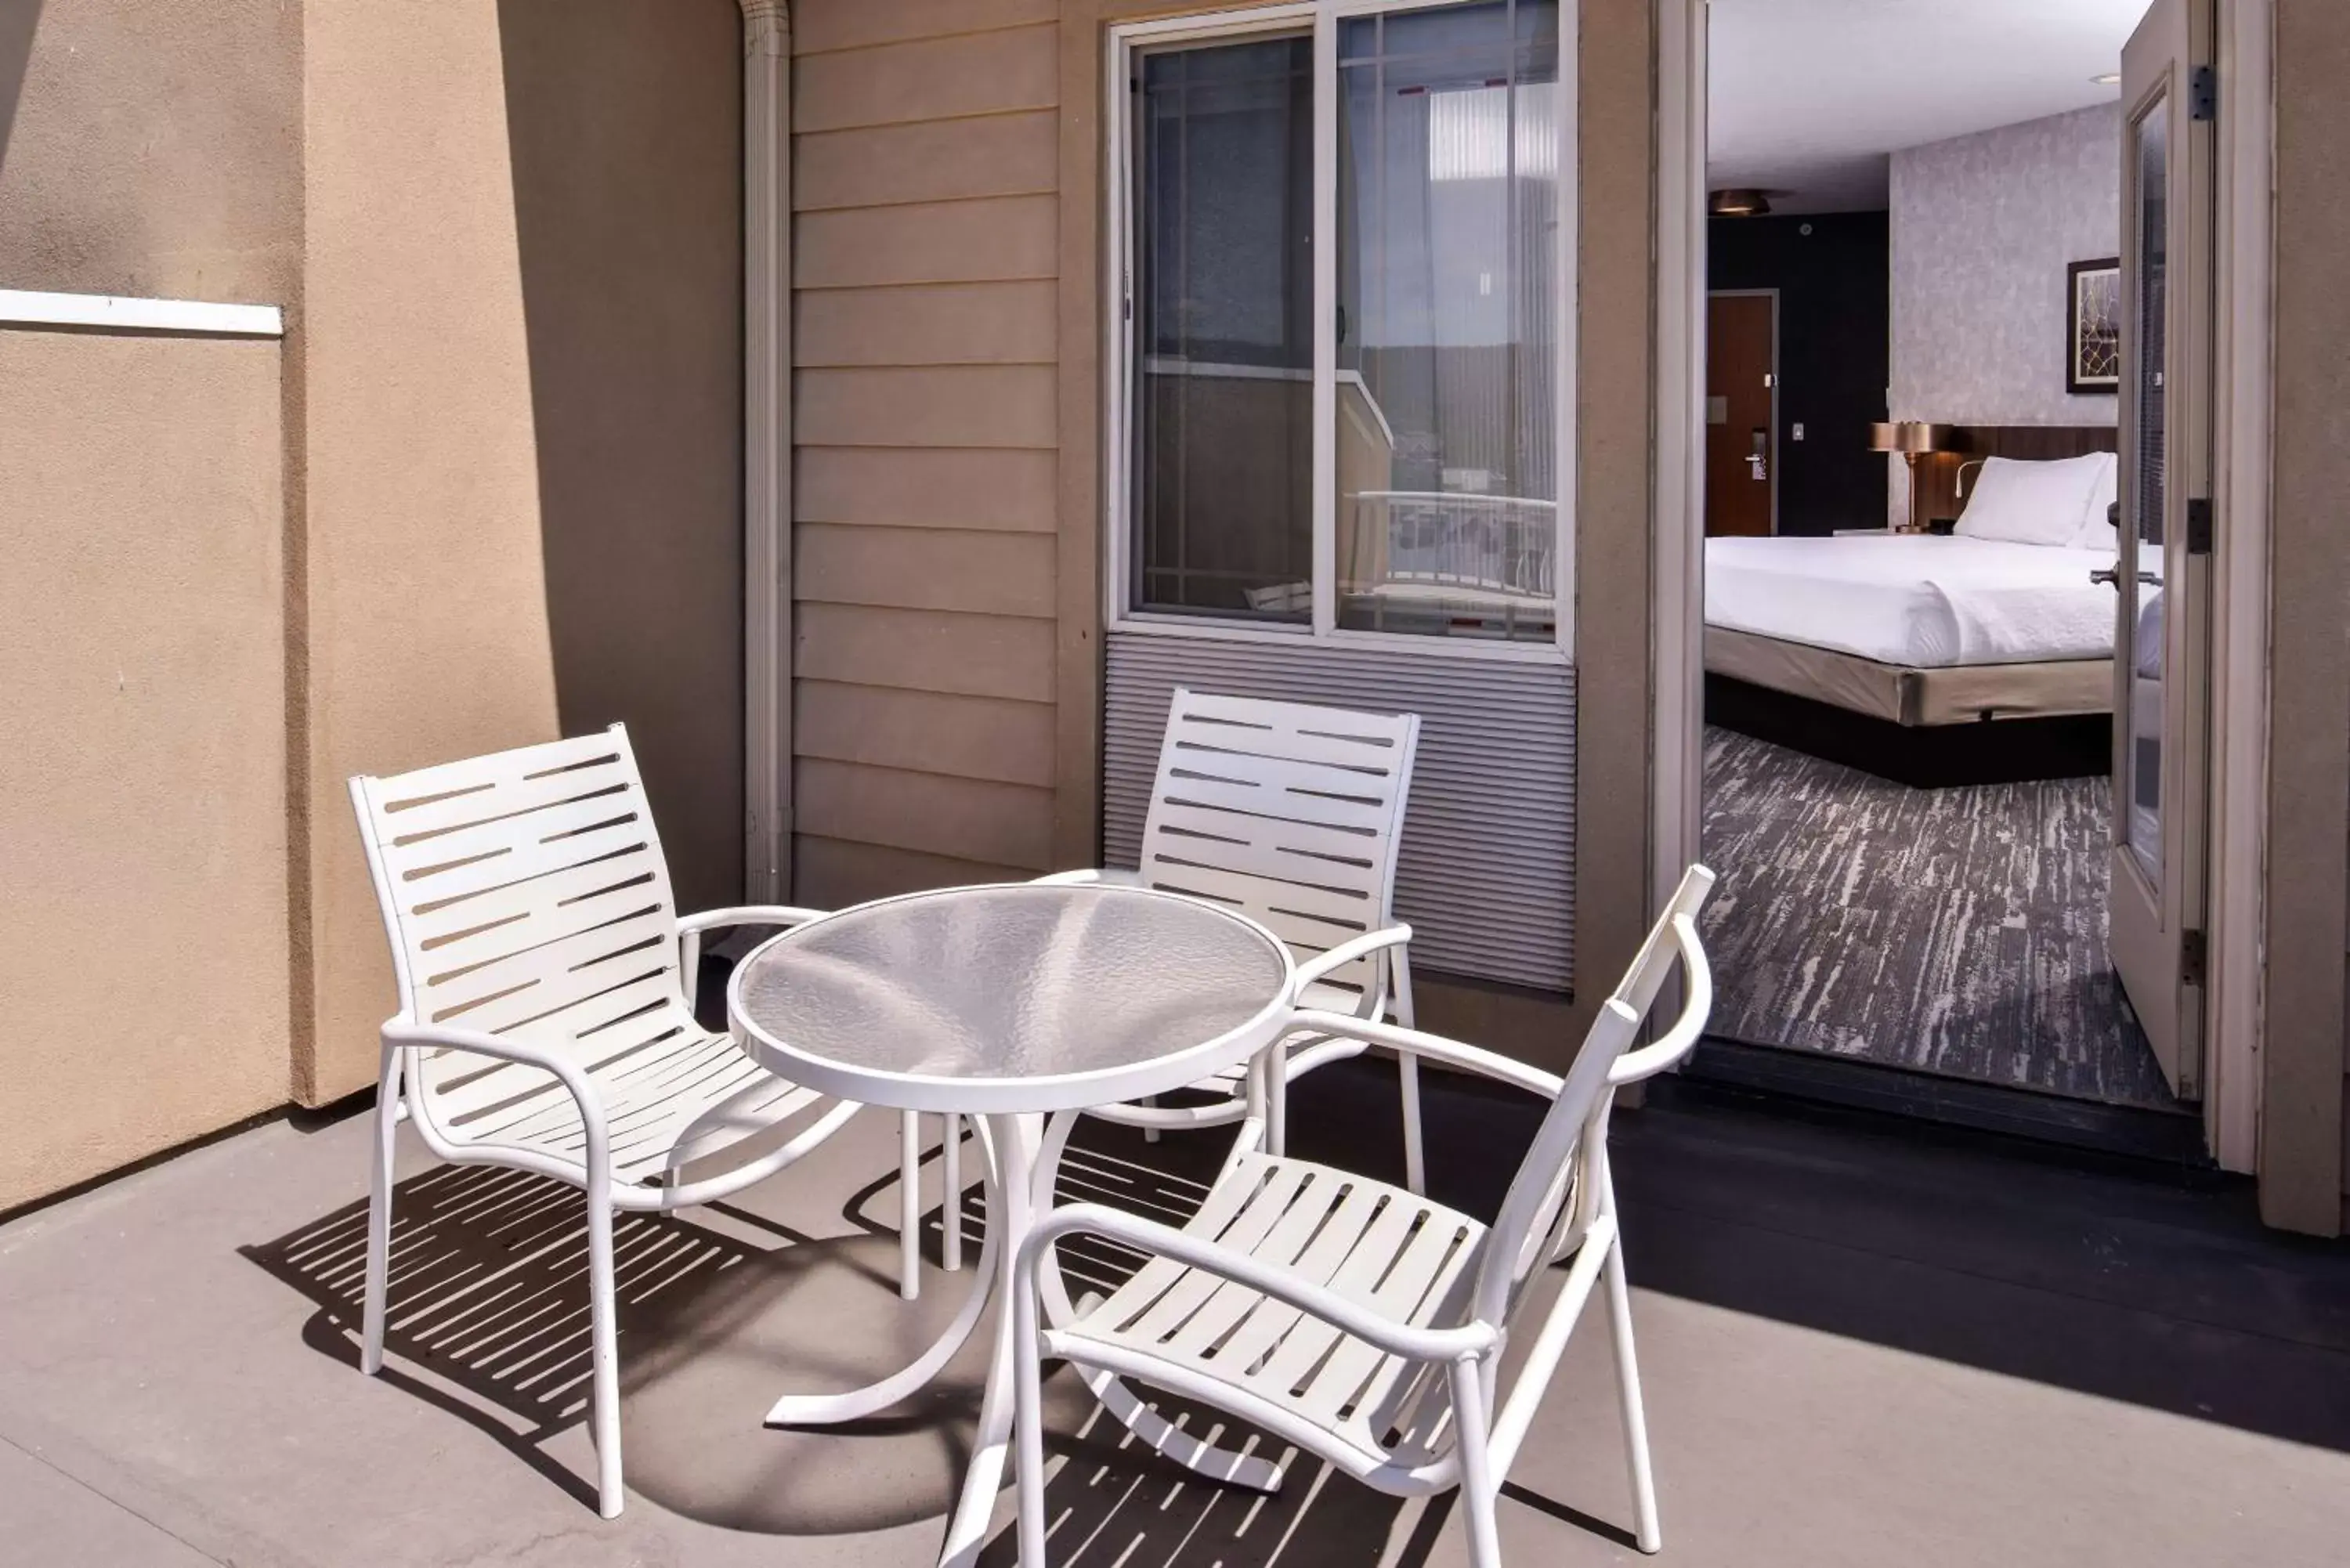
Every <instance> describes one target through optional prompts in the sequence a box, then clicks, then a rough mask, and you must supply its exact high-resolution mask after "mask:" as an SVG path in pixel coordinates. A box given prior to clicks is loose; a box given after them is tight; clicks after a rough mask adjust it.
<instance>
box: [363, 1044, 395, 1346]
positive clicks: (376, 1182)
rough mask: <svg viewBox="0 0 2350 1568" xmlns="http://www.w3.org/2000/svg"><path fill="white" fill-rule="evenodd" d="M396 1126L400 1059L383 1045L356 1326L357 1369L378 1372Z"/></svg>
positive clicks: (386, 1292)
mask: <svg viewBox="0 0 2350 1568" xmlns="http://www.w3.org/2000/svg"><path fill="white" fill-rule="evenodd" d="M399 1127H400V1054H399V1053H398V1052H397V1051H395V1050H393V1049H392V1048H391V1047H390V1046H389V1045H387V1046H385V1047H384V1051H383V1071H382V1072H381V1074H380V1075H379V1076H378V1077H377V1080H376V1092H375V1147H374V1148H373V1149H372V1150H370V1151H369V1161H368V1240H367V1298H366V1305H365V1308H364V1309H363V1315H362V1317H361V1319H360V1327H359V1370H360V1371H361V1372H364V1373H366V1374H367V1375H368V1376H370V1377H372V1376H375V1375H376V1374H377V1373H379V1372H380V1371H382V1370H383V1320H384V1316H385V1310H386V1298H387V1297H388V1296H389V1294H390V1290H391V1159H392V1153H393V1150H394V1149H395V1148H396V1147H397V1143H398V1138H397V1134H398V1131H399Z"/></svg>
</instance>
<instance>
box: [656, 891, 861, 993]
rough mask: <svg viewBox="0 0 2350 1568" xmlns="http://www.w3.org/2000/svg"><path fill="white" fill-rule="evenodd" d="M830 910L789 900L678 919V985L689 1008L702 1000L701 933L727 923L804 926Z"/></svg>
mask: <svg viewBox="0 0 2350 1568" xmlns="http://www.w3.org/2000/svg"><path fill="white" fill-rule="evenodd" d="M829 912H830V911H829V910H826V909H795V908H793V907H792V906H791V905H788V904H737V905H735V906H734V907H733V908H732V909H704V910H702V913H700V914H698V915H688V916H686V917H685V918H684V919H681V920H680V921H678V923H677V956H678V977H677V980H678V989H679V991H681V992H683V993H684V995H685V1005H686V1010H687V1011H688V1012H691V1011H693V1009H694V1008H695V1007H697V1006H698V1005H699V1004H700V1003H701V1001H702V932H704V931H708V930H714V929H722V928H724V927H728V926H805V925H806V924H807V923H808V922H809V921H810V920H820V919H823V918H824V917H825V916H826V915H827V914H828V913H829Z"/></svg>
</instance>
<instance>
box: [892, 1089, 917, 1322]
mask: <svg viewBox="0 0 2350 1568" xmlns="http://www.w3.org/2000/svg"><path fill="white" fill-rule="evenodd" d="M921 1293H922V1114H921V1113H920V1111H899V1113H898V1295H899V1299H900V1300H902V1301H914V1300H916V1299H918V1298H919V1297H920V1295H921Z"/></svg>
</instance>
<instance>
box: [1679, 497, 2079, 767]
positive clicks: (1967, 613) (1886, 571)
mask: <svg viewBox="0 0 2350 1568" xmlns="http://www.w3.org/2000/svg"><path fill="white" fill-rule="evenodd" d="M2113 563H2114V553H2113V552H2112V551H2110V550H2105V551H2098V550H2084V549H2071V548H2059V547H2053V546H2046V545H2023V544H2015V543H2012V542H2009V541H2005V540H1993V539H1976V538H1967V537H1962V536H1959V535H1916V534H1888V535H1862V536H1858V537H1847V538H1827V539H1804V538H1763V539H1755V538H1720V539H1709V540H1707V541H1706V549H1705V594H1706V610H1705V620H1706V627H1705V667H1706V669H1707V670H1709V671H1711V672H1712V673H1715V674H1720V675H1728V676H1731V677H1734V678H1736V679H1738V680H1745V681H1749V682H1751V683H1752V684H1754V685H1757V686H1764V687H1768V688H1770V689H1771V690H1773V691H1785V692H1789V693H1791V694H1793V695H1795V696H1801V697H1808V698H1810V699H1812V700H1813V701H1821V702H1827V703H1831V704H1833V705H1834V706H1835V707H1838V708H1844V709H1847V710H1849V711H1853V712H1856V713H1861V714H1866V715H1867V716H1869V717H1872V718H1877V719H1883V720H1886V721H1887V722H1891V723H1896V724H1903V725H1910V726H1916V725H1923V724H1956V723H1968V722H1977V721H1980V720H1982V719H1985V718H2005V719H2014V718H2029V717H2044V716H2049V715H2054V714H2078V713H2102V712H2105V711H2108V710H2109V709H2110V708H2111V706H2112V704H2113V687H2114V676H2113V647H2114V596H2113V590H2112V589H2111V588H2110V587H2103V586H2101V585H2099V584H2096V583H2094V582H2092V581H2091V580H2090V576H2089V574H2090V573H2092V572H2095V571H2097V570H2100V569H2102V568H2106V567H2110V566H2112V565H2113Z"/></svg>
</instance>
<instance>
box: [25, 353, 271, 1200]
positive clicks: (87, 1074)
mask: <svg viewBox="0 0 2350 1568" xmlns="http://www.w3.org/2000/svg"><path fill="white" fill-rule="evenodd" d="M277 404H278V388H277V345H276V343H275V342H273V341H266V340H263V341H252V340H245V341H221V340H201V339H197V340H192V339H186V338H166V337H109V336H100V335H96V334H81V333H71V332H44V331H26V330H23V329H13V328H8V327H0V431H5V436H0V563H5V565H0V691H5V693H6V697H5V700H0V1085H5V1086H0V1210H6V1209H8V1208H10V1207H11V1206H13V1205H15V1204H18V1203H22V1202H25V1201H26V1200H28V1199H34V1198H37V1197H40V1196H42V1195H43V1194H45V1193H47V1192H51V1191H54V1190H56V1189H58V1188H61V1187H66V1186H69V1185H71V1184H72V1183H74V1182H78V1181H82V1180H86V1179H88V1178H91V1177H94V1176H98V1175H100V1174H103V1173H104V1172H106V1171H108V1170H110V1169H112V1168H115V1167H117V1166H120V1165H122V1164H124V1163H126V1162H127V1161H130V1160H133V1159H137V1158H140V1157H141V1156H144V1155H148V1154H151V1153H153V1152H154V1151H155V1150H157V1149H160V1148H163V1147H169V1146H171V1145H172V1144H175V1143H178V1142H181V1141H182V1140H184V1139H187V1138H191V1137H197V1136H199V1135H201V1134H204V1133H208V1132H211V1131H213V1130H214V1129H215V1128H218V1127H224V1126H226V1125H228V1124H230V1123H232V1122H234V1121H235V1120H237V1119H238V1118H240V1117H243V1116H250V1115H253V1114H255V1113H256V1112H260V1111H265V1110H267V1109H269V1108H270V1107H271V1106H276V1105H279V1104H282V1103H283V1102H284V1101H285V1099H286V1083H287V1071H288V1054H287V1031H286V811H285V789H286V783H285V779H286V775H285V731H284V725H283V722H282V711H281V705H280V694H281V692H282V691H283V685H282V676H281V671H282V668H283V662H282V661H283V653H284V642H283V637H284V623H283V621H282V619H281V615H280V606H281V603H282V595H283V587H284V584H283V577H282V574H281V569H280V549H279V540H280V518H281V515H282V514H281V511H280V507H279V479H278V473H279V470H278V458H279V450H280V445H279V431H278V417H277Z"/></svg>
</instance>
